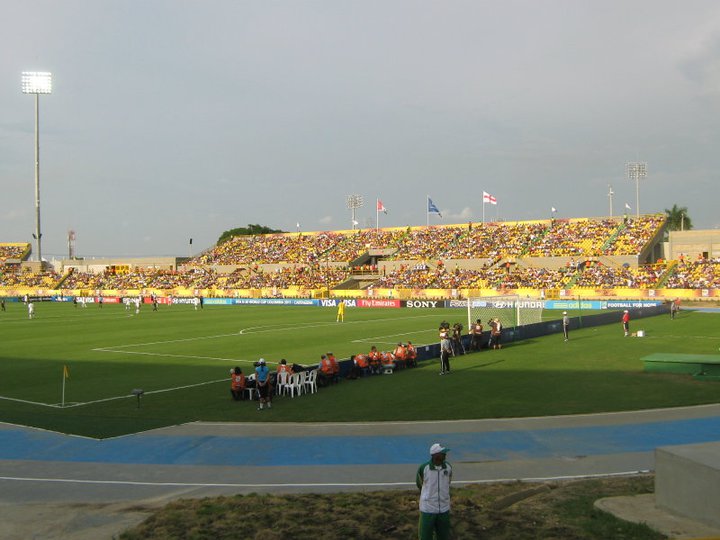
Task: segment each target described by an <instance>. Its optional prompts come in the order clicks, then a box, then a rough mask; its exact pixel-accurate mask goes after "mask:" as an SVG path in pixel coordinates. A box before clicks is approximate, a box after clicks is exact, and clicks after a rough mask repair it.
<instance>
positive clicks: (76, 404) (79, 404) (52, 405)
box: [0, 379, 227, 409]
mask: <svg viewBox="0 0 720 540" xmlns="http://www.w3.org/2000/svg"><path fill="white" fill-rule="evenodd" d="M220 382H227V379H216V380H214V381H205V382H200V383H195V384H187V385H185V386H176V387H173V388H162V389H160V390H149V391H147V392H145V393H144V394H143V395H145V396H149V395H152V394H162V393H165V392H175V391H176V390H185V389H186V388H195V387H197V386H206V385H208V384H217V383H220ZM134 397H135V395H134V394H127V395H122V396H113V397H109V398H103V399H96V400H93V401H81V402H73V403H66V404H65V405H64V406H63V405H61V404H57V403H39V402H35V401H26V400H24V399H17V398H11V397H5V396H0V400H3V399H4V400H7V401H18V402H20V403H28V404H30V405H39V406H41V407H50V408H53V409H72V408H73V407H84V406H85V405H93V404H95V403H105V402H107V401H117V400H119V399H128V398H134Z"/></svg>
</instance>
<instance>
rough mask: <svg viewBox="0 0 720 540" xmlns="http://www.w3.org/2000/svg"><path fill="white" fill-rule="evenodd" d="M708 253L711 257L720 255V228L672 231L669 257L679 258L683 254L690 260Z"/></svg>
mask: <svg viewBox="0 0 720 540" xmlns="http://www.w3.org/2000/svg"><path fill="white" fill-rule="evenodd" d="M703 253H707V254H708V257H709V258H710V259H714V258H716V257H720V229H707V230H701V231H671V232H670V239H669V242H668V253H667V257H668V259H674V260H677V259H678V258H679V257H680V254H683V255H684V256H685V258H686V259H687V260H689V261H694V260H695V259H697V258H698V256H699V255H702V254H703Z"/></svg>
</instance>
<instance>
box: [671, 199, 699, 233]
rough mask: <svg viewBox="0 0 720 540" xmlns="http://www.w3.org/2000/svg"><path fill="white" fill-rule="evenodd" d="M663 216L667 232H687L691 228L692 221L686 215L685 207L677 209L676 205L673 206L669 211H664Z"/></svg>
mask: <svg viewBox="0 0 720 540" xmlns="http://www.w3.org/2000/svg"><path fill="white" fill-rule="evenodd" d="M665 215H666V217H667V230H668V231H689V230H690V229H692V228H693V226H692V220H691V219H690V217H689V216H688V215H687V206H680V207H678V205H677V204H673V207H672V208H671V209H670V210H668V209H667V208H666V209H665Z"/></svg>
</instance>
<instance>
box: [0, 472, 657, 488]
mask: <svg viewBox="0 0 720 540" xmlns="http://www.w3.org/2000/svg"><path fill="white" fill-rule="evenodd" d="M649 472H650V471H649V470H639V471H624V472H615V473H595V474H577V475H566V476H544V477H528V478H483V479H480V480H453V485H457V484H462V485H469V484H495V483H508V482H518V481H520V482H528V483H532V482H552V481H559V480H580V479H583V478H610V477H616V476H632V475H636V474H647V473H649ZM0 480H5V481H10V482H51V483H63V484H91V485H120V486H156V487H207V488H213V487H227V488H249V489H256V488H283V489H287V488H322V487H336V488H340V487H405V486H408V487H415V482H314V483H277V484H262V483H257V484H241V483H232V482H227V483H225V482H223V483H208V482H140V481H134V480H80V479H75V478H33V477H23V476H0Z"/></svg>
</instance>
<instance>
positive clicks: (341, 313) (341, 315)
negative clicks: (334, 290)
mask: <svg viewBox="0 0 720 540" xmlns="http://www.w3.org/2000/svg"><path fill="white" fill-rule="evenodd" d="M337 308H338V310H337V319H336V321H335V322H345V300H340V302H338V306H337Z"/></svg>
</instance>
